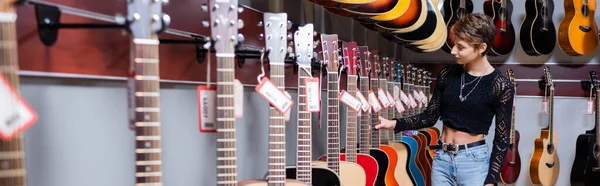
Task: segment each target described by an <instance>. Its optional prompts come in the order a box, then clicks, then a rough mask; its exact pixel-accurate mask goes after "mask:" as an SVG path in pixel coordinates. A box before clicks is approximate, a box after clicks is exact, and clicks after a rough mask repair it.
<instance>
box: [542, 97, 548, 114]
mask: <svg viewBox="0 0 600 186" xmlns="http://www.w3.org/2000/svg"><path fill="white" fill-rule="evenodd" d="M542 114H548V100H542Z"/></svg>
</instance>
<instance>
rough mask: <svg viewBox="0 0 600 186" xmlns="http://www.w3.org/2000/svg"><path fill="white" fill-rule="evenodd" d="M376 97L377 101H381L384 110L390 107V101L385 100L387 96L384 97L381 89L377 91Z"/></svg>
mask: <svg viewBox="0 0 600 186" xmlns="http://www.w3.org/2000/svg"><path fill="white" fill-rule="evenodd" d="M377 97H378V98H379V101H381V104H382V105H383V107H384V108H388V107H390V101H389V100H388V99H387V95H385V92H384V91H383V89H381V88H379V90H378V91H377Z"/></svg>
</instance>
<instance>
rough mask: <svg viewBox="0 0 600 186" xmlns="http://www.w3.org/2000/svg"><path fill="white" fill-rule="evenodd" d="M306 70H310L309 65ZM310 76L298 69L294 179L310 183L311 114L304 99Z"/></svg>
mask: <svg viewBox="0 0 600 186" xmlns="http://www.w3.org/2000/svg"><path fill="white" fill-rule="evenodd" d="M305 68H308V69H307V71H310V66H308V67H305ZM309 78H310V76H309V74H308V73H307V72H305V71H304V70H299V71H298V141H297V144H298V146H297V147H296V148H297V151H298V152H297V153H298V154H297V157H296V179H297V180H298V181H302V182H304V183H307V184H309V185H310V183H311V182H312V171H311V170H312V169H311V165H310V164H311V159H312V149H311V146H312V144H311V142H312V136H311V132H312V131H311V123H312V116H311V113H310V112H309V111H307V109H306V106H307V100H306V86H304V81H305V79H309Z"/></svg>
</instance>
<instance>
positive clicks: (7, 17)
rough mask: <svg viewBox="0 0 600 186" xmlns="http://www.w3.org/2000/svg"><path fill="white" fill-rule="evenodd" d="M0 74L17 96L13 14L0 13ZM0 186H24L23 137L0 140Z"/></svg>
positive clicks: (17, 67)
mask: <svg viewBox="0 0 600 186" xmlns="http://www.w3.org/2000/svg"><path fill="white" fill-rule="evenodd" d="M0 17H1V18H0V30H1V32H0V58H2V60H0V72H1V73H2V75H3V76H4V78H6V80H7V81H8V83H9V85H10V86H12V87H13V89H14V90H15V92H16V93H17V94H19V92H20V91H19V75H18V71H19V64H18V59H17V57H18V55H17V40H16V27H15V20H16V18H17V15H16V14H14V13H1V12H0ZM0 155H1V156H0V165H2V166H0V185H19V186H20V185H26V179H25V176H26V171H25V152H24V149H23V136H22V135H18V136H16V137H15V138H13V139H12V140H11V141H2V140H0Z"/></svg>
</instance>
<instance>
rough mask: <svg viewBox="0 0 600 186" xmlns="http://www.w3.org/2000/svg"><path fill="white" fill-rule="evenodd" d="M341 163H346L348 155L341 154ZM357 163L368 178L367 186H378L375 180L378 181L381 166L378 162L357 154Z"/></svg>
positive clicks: (367, 156)
mask: <svg viewBox="0 0 600 186" xmlns="http://www.w3.org/2000/svg"><path fill="white" fill-rule="evenodd" d="M340 161H346V154H344V153H340ZM356 163H357V164H358V165H360V166H361V167H362V168H363V170H364V171H365V175H366V176H367V183H366V185H367V186H376V185H375V180H376V179H377V171H379V165H377V160H375V158H373V157H371V156H369V155H367V154H360V153H358V154H356Z"/></svg>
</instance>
